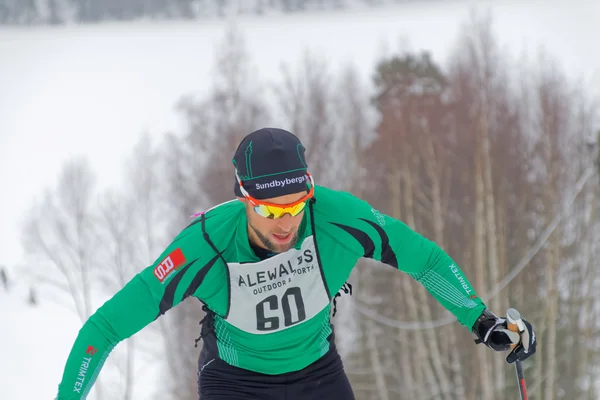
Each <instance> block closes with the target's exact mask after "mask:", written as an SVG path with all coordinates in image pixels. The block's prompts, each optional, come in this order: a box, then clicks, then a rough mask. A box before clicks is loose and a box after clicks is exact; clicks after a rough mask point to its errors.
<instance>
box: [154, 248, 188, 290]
mask: <svg viewBox="0 0 600 400" xmlns="http://www.w3.org/2000/svg"><path fill="white" fill-rule="evenodd" d="M183 264H185V256H184V255H183V252H182V251H181V249H179V248H177V249H175V250H173V251H172V252H171V254H169V255H168V256H167V257H165V259H164V260H162V261H161V262H160V263H159V264H158V265H157V266H156V268H154V276H156V278H157V279H158V281H159V282H161V283H162V282H164V281H165V279H167V278H168V277H169V275H171V274H172V273H173V272H174V271H176V270H177V268H179V267H181V266H182V265H183Z"/></svg>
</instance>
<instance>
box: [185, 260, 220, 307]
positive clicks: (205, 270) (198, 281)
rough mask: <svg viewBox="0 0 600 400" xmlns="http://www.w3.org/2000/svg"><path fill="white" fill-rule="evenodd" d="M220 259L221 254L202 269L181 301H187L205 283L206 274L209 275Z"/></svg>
mask: <svg viewBox="0 0 600 400" xmlns="http://www.w3.org/2000/svg"><path fill="white" fill-rule="evenodd" d="M219 258H221V254H217V255H216V256H214V257H213V258H212V260H210V261H209V262H208V263H206V265H205V266H204V267H202V268H200V271H198V273H197V274H196V276H194V279H192V283H190V286H188V288H187V289H186V290H185V293H184V294H183V296H182V297H181V301H183V300H184V299H186V298H187V297H188V296H191V295H192V294H194V292H195V291H196V290H197V289H198V288H199V287H200V285H201V284H202V282H203V281H204V277H205V276H206V274H208V271H210V269H211V268H212V267H213V265H215V263H216V262H217V260H218V259H219Z"/></svg>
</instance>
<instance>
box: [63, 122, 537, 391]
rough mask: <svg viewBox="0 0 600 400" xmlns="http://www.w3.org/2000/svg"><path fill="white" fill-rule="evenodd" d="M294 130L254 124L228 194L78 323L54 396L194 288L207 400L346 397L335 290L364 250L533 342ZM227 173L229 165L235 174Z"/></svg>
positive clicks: (528, 344) (494, 326) (518, 356)
mask: <svg viewBox="0 0 600 400" xmlns="http://www.w3.org/2000/svg"><path fill="white" fill-rule="evenodd" d="M304 151H305V149H304V147H303V145H302V143H301V142H300V140H299V139H298V138H297V137H296V136H294V135H293V134H292V133H290V132H288V131H285V130H283V129H274V128H264V129H260V130H258V131H255V132H252V133H250V134H249V135H248V136H246V137H245V138H244V139H243V140H242V142H241V143H240V144H239V146H238V148H237V150H236V152H235V155H234V157H233V165H234V171H233V172H234V174H232V175H234V176H235V185H234V191H235V195H236V198H235V199H234V200H231V201H229V202H226V203H223V204H220V205H217V206H215V207H213V208H211V209H209V210H208V211H206V212H205V213H202V214H200V215H199V216H197V217H196V218H195V219H193V221H192V222H191V223H190V224H189V225H188V226H187V227H186V228H185V229H183V230H182V231H181V232H180V233H179V234H178V235H177V236H176V237H175V238H174V239H173V241H172V242H171V244H170V245H169V246H168V247H167V248H166V249H165V250H164V251H163V252H162V253H161V254H160V255H159V256H158V258H157V259H156V261H155V262H154V263H153V264H152V265H151V266H149V267H147V268H145V269H143V270H142V271H140V272H139V273H138V274H137V275H136V276H135V277H133V279H131V281H129V283H127V284H126V285H125V287H123V288H122V289H121V290H120V291H118V292H117V293H115V295H114V296H113V297H112V298H111V299H110V300H108V301H107V302H106V303H105V304H104V305H102V306H101V307H100V308H98V310H97V311H96V312H95V313H94V314H93V315H92V316H91V317H90V318H89V319H88V320H87V321H86V322H85V324H83V327H82V328H81V330H80V331H79V335H78V336H77V339H76V340H75V343H74V345H73V347H72V350H71V352H70V354H69V357H68V359H67V362H66V367H65V369H64V374H63V376H62V381H61V383H60V385H59V387H58V396H57V399H58V400H71V399H83V398H85V397H86V395H87V393H89V391H90V389H91V388H92V385H93V384H94V381H95V379H96V377H97V376H98V374H99V373H100V370H101V368H102V366H103V363H104V361H105V360H106V358H107V357H108V355H109V353H110V352H111V350H112V349H113V348H114V347H115V346H116V345H117V343H119V342H120V341H122V340H125V339H127V338H129V337H131V336H132V335H134V334H135V333H136V332H138V331H140V330H141V329H143V328H144V327H145V326H147V325H148V324H150V323H151V322H153V321H154V320H156V319H157V318H160V316H161V315H163V314H165V313H166V312H167V311H169V310H170V309H171V308H173V307H175V306H177V305H178V304H180V303H181V302H182V301H183V300H184V299H186V298H187V297H189V296H193V297H196V298H197V299H199V300H200V301H201V302H202V303H203V308H204V310H205V311H206V312H207V316H206V318H205V320H204V321H203V325H202V329H201V335H200V336H201V337H202V338H203V340H202V343H203V344H202V349H201V352H200V357H199V361H198V392H199V396H200V397H201V399H202V400H225V399H243V400H252V399H257V400H258V399H265V400H267V399H289V400H301V399H302V400H303V399H306V400H309V399H310V400H313V399H327V400H349V399H354V394H353V392H352V388H351V386H350V383H349V381H348V378H347V376H346V374H345V372H344V369H343V366H342V361H341V359H340V356H339V354H338V352H337V350H336V346H335V341H334V334H333V328H332V325H331V324H330V316H331V305H332V300H335V297H336V294H337V293H338V292H339V291H340V290H341V289H342V288H345V289H347V286H345V284H346V280H347V279H348V277H349V275H350V272H351V271H352V269H353V268H354V266H355V265H356V263H357V261H358V260H359V259H360V258H361V257H365V258H371V259H374V260H377V261H380V262H382V263H385V264H387V265H389V266H390V267H392V268H395V269H397V270H399V271H402V272H404V273H406V274H409V275H410V276H411V277H412V278H414V279H415V280H417V281H418V282H420V283H421V284H422V285H423V286H424V287H425V288H426V289H427V290H428V291H429V293H430V294H431V295H432V296H433V297H434V298H435V299H436V300H437V301H439V303H440V304H441V305H442V306H444V307H445V308H446V309H447V310H449V311H450V312H452V314H453V315H454V316H456V319H457V320H458V322H459V323H460V324H462V325H463V326H465V327H466V328H467V329H469V330H470V331H472V332H473V333H474V334H475V336H476V337H477V342H482V343H484V344H485V345H487V346H489V347H490V348H492V349H494V350H497V351H508V350H510V349H511V347H514V346H515V345H517V346H516V347H514V348H513V349H512V351H510V352H509V354H508V356H507V361H508V362H509V363H513V362H515V361H517V360H524V359H526V358H528V357H530V356H531V355H532V354H534V353H535V349H536V342H535V335H534V333H533V329H532V327H531V325H530V323H529V322H527V321H524V322H525V326H526V329H525V331H524V332H522V333H520V334H515V333H513V332H510V331H508V330H507V322H506V319H505V318H501V317H498V316H496V315H495V314H494V313H492V312H491V311H490V310H488V309H487V307H486V305H485V304H484V302H483V301H482V300H481V299H480V298H479V297H478V296H477V294H476V292H475V290H474V289H473V287H472V286H471V284H470V283H469V281H468V280H467V278H466V277H465V275H464V274H463V272H462V271H461V269H460V268H459V266H458V265H457V264H456V263H455V262H454V261H453V260H452V258H450V256H448V255H447V254H446V253H445V252H444V251H443V250H442V249H441V248H440V247H439V246H438V245H436V244H435V243H434V242H432V241H430V240H428V239H426V238H425V237H423V236H422V235H420V234H418V233H416V232H415V231H413V230H412V229H410V228H409V227H408V226H407V225H405V224H404V223H403V222H401V221H399V220H397V219H394V218H391V217H390V216H388V215H385V214H383V213H381V212H379V211H377V210H376V209H375V208H373V207H372V206H371V205H370V204H368V203H367V202H365V201H363V200H361V199H358V198H356V197H354V196H353V195H351V194H349V193H346V192H341V191H335V190H332V189H328V188H326V187H322V186H316V185H315V182H314V180H313V176H312V175H310V173H309V168H308V165H307V162H306V159H305V154H304ZM232 179H233V176H232Z"/></svg>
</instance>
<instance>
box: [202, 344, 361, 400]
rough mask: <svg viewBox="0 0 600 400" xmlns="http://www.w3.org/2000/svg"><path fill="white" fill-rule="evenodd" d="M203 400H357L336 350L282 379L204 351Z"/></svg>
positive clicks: (283, 375) (283, 376)
mask: <svg viewBox="0 0 600 400" xmlns="http://www.w3.org/2000/svg"><path fill="white" fill-rule="evenodd" d="M198 392H199V395H200V400H313V399H316V400H354V394H353V393H352V388H351V387H350V382H349V381H348V377H347V376H346V373H345V372H344V367H343V365H342V360H341V358H340V355H339V354H338V352H337V350H336V348H335V346H332V347H331V349H330V350H329V352H328V353H327V354H325V355H324V356H323V357H321V358H320V359H319V360H317V361H315V362H314V363H313V364H311V365H309V366H308V367H306V368H304V369H302V370H300V371H295V372H289V373H285V374H281V375H265V374H261V373H258V372H252V371H248V370H245V369H241V368H237V367H234V366H231V365H229V364H227V363H226V362H225V361H223V360H220V359H218V358H212V357H210V356H208V355H207V353H206V352H205V351H202V353H201V354H200V358H199V369H198Z"/></svg>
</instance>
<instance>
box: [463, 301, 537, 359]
mask: <svg viewBox="0 0 600 400" xmlns="http://www.w3.org/2000/svg"><path fill="white" fill-rule="evenodd" d="M523 323H524V324H525V330H524V331H523V332H521V333H518V332H513V331H511V330H509V329H508V322H507V320H506V318H499V317H497V316H496V315H495V314H494V313H492V312H491V311H489V310H485V311H484V312H483V313H482V314H481V316H480V317H479V318H478V319H477V321H475V325H473V330H472V331H473V333H474V334H475V335H476V336H477V339H476V340H475V343H477V344H479V343H483V344H485V345H486V346H488V347H489V348H491V349H493V350H496V351H506V350H510V349H511V348H512V351H511V352H510V353H509V354H508V356H507V357H506V362H508V363H509V364H512V363H514V362H515V361H523V360H525V359H527V358H529V357H531V356H532V355H533V354H534V353H535V350H536V345H537V342H536V340H535V332H534V331H533V327H532V326H531V324H530V323H529V322H527V321H526V320H524V319H523Z"/></svg>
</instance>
